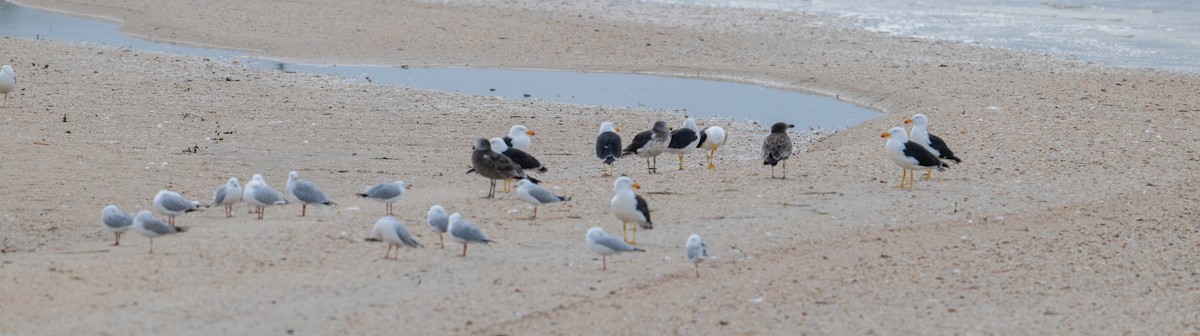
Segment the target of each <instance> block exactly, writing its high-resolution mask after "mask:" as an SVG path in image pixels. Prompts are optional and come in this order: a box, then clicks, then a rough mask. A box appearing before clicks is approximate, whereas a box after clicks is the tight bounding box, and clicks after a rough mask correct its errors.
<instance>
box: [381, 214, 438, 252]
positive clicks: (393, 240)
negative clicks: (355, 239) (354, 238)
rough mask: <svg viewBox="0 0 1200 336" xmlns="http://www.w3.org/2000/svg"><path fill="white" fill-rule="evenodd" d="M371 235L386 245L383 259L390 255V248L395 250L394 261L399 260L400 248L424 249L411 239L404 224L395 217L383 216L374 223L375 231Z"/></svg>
mask: <svg viewBox="0 0 1200 336" xmlns="http://www.w3.org/2000/svg"><path fill="white" fill-rule="evenodd" d="M371 235H372V236H374V237H375V238H376V239H381V240H383V241H384V242H385V243H387V244H388V249H387V252H384V254H383V259H387V258H388V255H389V254H391V253H392V248H393V247H394V248H396V259H399V258H400V247H402V246H408V247H412V248H417V247H425V246H422V245H421V243H418V242H417V240H416V239H413V236H412V234H411V233H408V228H406V227H404V222H401V221H400V220H398V219H396V217H392V216H385V217H383V218H380V219H379V221H376V222H375V229H374V230H372V231H371Z"/></svg>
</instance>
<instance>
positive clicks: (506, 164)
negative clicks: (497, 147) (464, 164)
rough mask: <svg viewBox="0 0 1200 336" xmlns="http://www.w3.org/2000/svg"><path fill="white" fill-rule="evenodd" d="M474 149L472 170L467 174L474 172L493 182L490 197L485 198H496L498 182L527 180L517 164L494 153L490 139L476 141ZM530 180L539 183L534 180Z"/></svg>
mask: <svg viewBox="0 0 1200 336" xmlns="http://www.w3.org/2000/svg"><path fill="white" fill-rule="evenodd" d="M474 148H475V150H474V151H473V152H472V153H471V166H472V168H471V170H470V171H468V172H467V173H470V172H472V171H473V172H476V173H479V175H482V176H483V177H486V178H488V179H489V180H491V188H489V189H488V195H487V196H486V197H484V198H492V197H495V196H496V180H502V179H523V178H526V177H525V170H524V169H521V166H519V165H517V163H516V162H513V161H512V159H509V158H508V157H507V156H504V155H503V154H500V153H496V152H494V151H492V144H491V142H489V141H488V139H479V140H475V147H474ZM530 180H533V181H534V182H538V181H537V180H534V179H532V178H530Z"/></svg>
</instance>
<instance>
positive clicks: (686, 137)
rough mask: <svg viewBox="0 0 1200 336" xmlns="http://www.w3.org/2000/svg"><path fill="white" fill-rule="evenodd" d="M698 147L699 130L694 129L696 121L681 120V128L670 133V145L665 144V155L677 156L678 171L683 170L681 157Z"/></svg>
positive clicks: (690, 119)
mask: <svg viewBox="0 0 1200 336" xmlns="http://www.w3.org/2000/svg"><path fill="white" fill-rule="evenodd" d="M698 146H700V128H698V127H696V119H692V118H687V119H684V120H683V127H681V128H679V129H676V130H674V131H671V143H669V144H667V153H671V154H678V155H679V170H683V155H684V154H688V153H691V152H692V151H694V150H696V147H698Z"/></svg>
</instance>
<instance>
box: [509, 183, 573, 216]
mask: <svg viewBox="0 0 1200 336" xmlns="http://www.w3.org/2000/svg"><path fill="white" fill-rule="evenodd" d="M517 198H520V199H521V200H522V201H525V202H528V203H529V204H533V217H530V219H534V218H537V209H538V205H541V204H550V203H558V202H563V201H570V200H571V198H570V197H562V196H559V195H555V194H554V193H553V192H551V191H549V190H546V188H542V186H539V185H537V184H534V183H533V182H531V181H529V180H528V179H523V180H521V181H519V182H517Z"/></svg>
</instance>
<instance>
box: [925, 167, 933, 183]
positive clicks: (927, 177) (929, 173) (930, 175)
mask: <svg viewBox="0 0 1200 336" xmlns="http://www.w3.org/2000/svg"><path fill="white" fill-rule="evenodd" d="M932 178H933V170H932V169H930V170H926V171H925V180H926V181H929V180H930V179H932Z"/></svg>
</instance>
